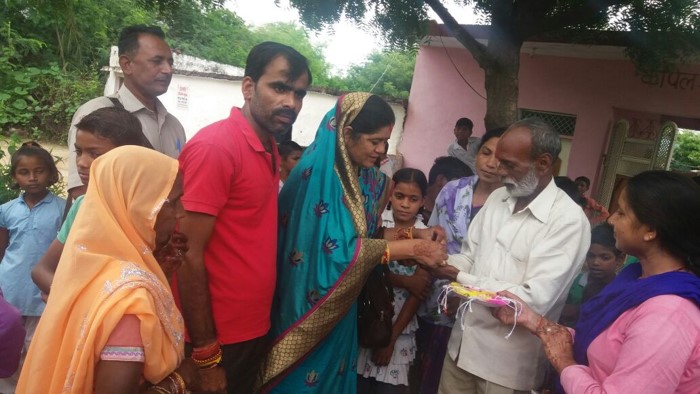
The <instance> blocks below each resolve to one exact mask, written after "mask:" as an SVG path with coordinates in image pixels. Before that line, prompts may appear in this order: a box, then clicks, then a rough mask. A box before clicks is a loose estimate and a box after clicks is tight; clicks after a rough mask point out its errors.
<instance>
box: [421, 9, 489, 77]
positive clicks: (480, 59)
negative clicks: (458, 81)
mask: <svg viewBox="0 0 700 394" xmlns="http://www.w3.org/2000/svg"><path fill="white" fill-rule="evenodd" d="M424 1H425V3H426V4H427V5H428V6H430V8H432V9H433V11H435V13H436V14H437V15H438V16H439V17H440V19H442V22H443V23H444V24H445V27H447V29H448V30H449V31H450V33H452V36H453V37H454V38H455V39H457V41H459V43H460V44H462V45H463V46H464V47H465V48H467V50H468V51H469V52H470V53H471V54H472V56H474V59H475V60H476V62H477V63H479V66H480V67H481V68H485V67H487V66H488V63H489V56H488V53H487V51H486V47H485V46H484V45H483V44H481V43H479V42H478V41H477V40H476V39H475V38H474V37H472V35H471V34H469V32H468V31H467V30H466V29H465V28H464V27H462V25H460V24H459V22H457V20H456V19H455V18H454V17H453V16H452V15H451V14H450V12H449V11H448V10H447V8H445V6H444V5H442V3H441V2H440V0H424Z"/></svg>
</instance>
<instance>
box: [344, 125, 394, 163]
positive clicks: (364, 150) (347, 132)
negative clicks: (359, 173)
mask: <svg viewBox="0 0 700 394" xmlns="http://www.w3.org/2000/svg"><path fill="white" fill-rule="evenodd" d="M391 129H392V125H388V126H384V127H382V128H380V129H379V130H377V131H375V132H374V133H372V134H356V135H353V133H352V128H351V127H350V126H347V127H345V128H344V129H343V134H344V137H345V146H346V147H347V150H348V155H349V156H350V160H351V161H352V162H353V164H355V165H356V166H359V167H364V168H370V167H373V166H374V165H375V163H376V162H377V159H378V158H379V157H380V156H381V155H382V154H384V153H386V142H387V141H388V140H389V137H391Z"/></svg>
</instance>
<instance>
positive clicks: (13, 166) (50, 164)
mask: <svg viewBox="0 0 700 394" xmlns="http://www.w3.org/2000/svg"><path fill="white" fill-rule="evenodd" d="M22 157H37V158H39V159H40V160H42V161H43V162H44V164H45V165H46V168H47V169H48V170H49V184H48V185H47V186H52V185H54V184H55V183H56V182H58V180H59V179H60V174H59V172H58V168H56V163H55V162H54V159H53V157H52V156H51V153H49V152H48V151H47V150H46V149H44V148H42V147H41V145H39V143H37V142H34V141H29V142H25V143H24V144H22V146H20V147H19V149H17V150H16V151H15V153H13V154H12V157H11V158H10V175H11V176H12V177H14V176H15V172H16V171H17V166H18V165H19V161H20V159H21V158H22ZM11 187H12V189H19V184H17V183H16V182H15V183H13V184H12V186H11Z"/></svg>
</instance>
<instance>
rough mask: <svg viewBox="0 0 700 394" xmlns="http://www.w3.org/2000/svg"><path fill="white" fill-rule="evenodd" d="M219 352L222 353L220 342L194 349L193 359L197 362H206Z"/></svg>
mask: <svg viewBox="0 0 700 394" xmlns="http://www.w3.org/2000/svg"><path fill="white" fill-rule="evenodd" d="M219 352H221V345H219V342H213V343H211V344H209V345H206V346H201V347H196V348H194V350H193V351H192V358H193V359H195V360H204V359H207V358H211V357H213V356H215V355H216V354H217V353H219Z"/></svg>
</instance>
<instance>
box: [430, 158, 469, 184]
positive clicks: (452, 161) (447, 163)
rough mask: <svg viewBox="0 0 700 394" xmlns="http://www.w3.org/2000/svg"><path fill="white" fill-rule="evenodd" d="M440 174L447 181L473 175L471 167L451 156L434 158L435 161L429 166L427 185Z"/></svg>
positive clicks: (432, 182) (433, 181)
mask: <svg viewBox="0 0 700 394" xmlns="http://www.w3.org/2000/svg"><path fill="white" fill-rule="evenodd" d="M439 175H442V176H444V177H445V179H447V180H448V181H451V180H453V179H458V178H464V177H466V176H472V175H474V172H472V170H471V168H469V166H468V165H466V164H465V163H464V162H463V161H462V160H459V159H458V158H456V157H452V156H441V157H438V158H437V159H435V163H434V164H433V166H432V167H430V172H429V173H428V185H432V184H434V183H435V181H437V177H438V176H439Z"/></svg>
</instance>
